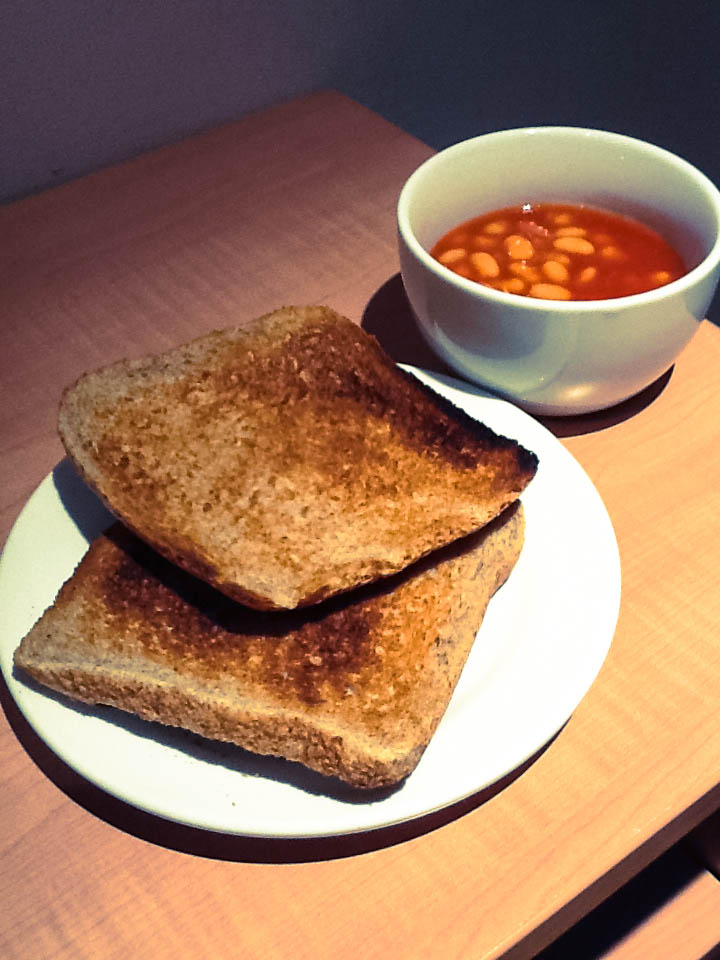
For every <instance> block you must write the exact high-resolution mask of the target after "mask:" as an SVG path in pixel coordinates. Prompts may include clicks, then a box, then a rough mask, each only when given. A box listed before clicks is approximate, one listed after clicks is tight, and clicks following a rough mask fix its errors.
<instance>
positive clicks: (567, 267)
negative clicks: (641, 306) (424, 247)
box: [430, 203, 687, 300]
mask: <svg viewBox="0 0 720 960" xmlns="http://www.w3.org/2000/svg"><path fill="white" fill-rule="evenodd" d="M430 253H431V254H432V256H433V257H435V259H436V260H438V261H439V262H440V263H442V264H444V265H445V266H446V267H448V269H450V270H453V271H454V272H455V273H457V274H459V275H460V276H463V277H466V278H467V279H469V280H474V281H476V282H477V283H482V284H484V285H485V286H489V287H493V288H495V289H496V290H503V291H505V292H506V293H513V294H517V295H519V296H528V297H536V298H538V299H547V300H606V299H614V298H615V297H625V296H628V295H630V294H633V293H643V292H644V291H646V290H653V289H654V288H656V287H661V286H664V285H665V284H666V283H671V282H672V281H673V280H677V279H678V277H681V276H683V275H684V274H685V273H687V268H686V267H685V264H684V263H683V261H682V258H681V257H680V256H679V254H678V253H677V252H676V251H675V250H673V248H672V247H671V246H670V245H669V244H668V243H667V241H666V240H664V239H663V238H662V237H661V236H660V234H659V233H656V231H655V230H652V229H651V228H650V227H648V226H646V225H645V224H643V223H640V221H638V220H634V219H631V218H630V217H625V216H621V215H620V214H617V213H612V212H610V211H608V210H600V209H598V208H595V207H587V206H584V205H580V204H578V205H574V204H558V203H542V204H530V203H526V204H523V205H522V206H518V207H507V208H505V209H502V210H493V211H491V212H490V213H485V214H483V215H482V216H479V217H475V218H473V219H472V220H467V221H466V222H465V223H462V224H460V225H459V226H457V227H455V228H454V229H453V230H450V231H449V232H448V233H446V234H445V235H444V236H443V237H442V238H441V239H440V240H438V241H437V243H436V244H435V245H434V246H433V248H432V249H431V251H430Z"/></svg>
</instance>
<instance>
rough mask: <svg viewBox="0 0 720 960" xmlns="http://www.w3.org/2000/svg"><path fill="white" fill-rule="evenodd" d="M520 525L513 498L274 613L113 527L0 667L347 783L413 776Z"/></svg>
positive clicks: (509, 560)
mask: <svg viewBox="0 0 720 960" xmlns="http://www.w3.org/2000/svg"><path fill="white" fill-rule="evenodd" d="M523 531H524V520H523V514H522V507H521V505H520V504H515V505H513V506H511V507H509V508H508V509H507V510H506V511H505V512H504V513H503V514H502V515H501V516H500V517H499V518H497V519H496V520H494V521H493V522H491V523H490V524H489V525H487V526H486V527H485V528H484V529H483V530H481V531H480V532H479V533H475V534H472V535H470V536H469V537H467V538H464V539H463V540H461V541H458V542H456V543H454V544H452V545H451V546H450V547H446V548H444V549H443V550H441V551H439V552H437V553H435V554H433V555H432V557H427V558H424V559H423V560H421V561H419V562H418V563H416V564H414V565H413V566H411V567H409V568H408V569H406V570H404V571H403V572H401V573H399V574H396V575H395V576H393V577H391V578H388V579H387V580H384V581H382V582H380V583H376V584H373V585H369V586H365V587H363V588H360V589H358V590H356V591H353V592H351V593H347V594H345V595H344V596H342V597H336V598H333V599H332V600H329V601H327V602H325V603H324V604H320V605H318V606H316V607H313V608H310V609H307V610H297V611H292V612H280V613H278V612H258V611H254V610H251V609H249V608H247V607H243V606H242V605H240V604H238V603H235V602H234V601H232V600H230V599H229V598H227V597H226V596H224V595H223V594H221V593H219V592H218V591H216V590H214V589H213V588H212V587H210V586H209V585H207V584H206V583H205V582H203V581H200V580H198V579H196V578H195V577H192V576H191V575H189V574H187V573H185V572H184V571H182V570H180V569H179V568H178V567H176V566H174V565H173V564H170V563H169V562H168V561H166V560H165V559H164V558H162V557H160V555H159V554H157V553H155V552H154V551H152V550H151V549H150V548H149V547H148V546H147V545H146V544H144V543H143V542H142V541H140V540H138V539H137V538H135V537H134V536H133V535H132V534H131V533H130V532H129V531H128V530H127V529H126V528H124V527H123V526H122V525H120V524H116V525H115V526H114V527H113V528H111V529H110V530H109V531H108V532H107V533H106V534H105V535H103V536H101V537H100V538H98V539H97V540H96V541H95V542H94V543H93V544H92V545H91V547H90V549H89V551H88V552H87V554H86V555H85V558H84V559H83V560H82V561H81V563H80V565H79V566H78V568H77V570H76V571H75V573H74V575H73V576H72V577H71V578H70V580H68V582H67V583H66V584H65V585H64V586H63V587H62V589H61V590H60V592H59V594H58V596H57V599H56V601H55V603H54V605H53V606H52V607H50V608H49V610H48V611H46V613H45V614H44V615H43V616H42V618H41V619H40V620H39V621H38V623H37V624H36V625H35V627H34V628H33V629H32V630H31V631H30V633H29V634H28V635H27V636H26V637H25V639H24V640H23V641H22V643H21V645H20V646H19V648H18V649H17V651H16V653H15V665H16V667H18V668H20V669H21V670H24V671H26V673H28V674H30V675H31V676H32V677H34V678H35V679H36V680H37V681H39V682H40V683H42V684H45V685H47V686H49V687H51V688H53V689H54V690H57V691H60V692H62V693H64V694H67V695H69V696H70V697H73V698H75V699H77V700H81V701H85V702H88V703H93V704H96V703H97V704H109V705H112V706H114V707H119V708H120V709H122V710H126V711H129V712H131V713H134V714H138V715H140V716H141V717H143V718H145V719H147V720H155V721H160V722H161V723H163V724H167V725H171V726H178V727H182V728H186V729H188V730H191V731H194V732H195V733H198V734H201V735H202V736H204V737H208V738H213V739H216V740H223V741H229V742H232V743H236V744H238V745H240V746H242V747H245V748H246V749H248V750H251V751H254V752H256V753H262V754H270V755H274V756H280V757H285V758H286V759H289V760H294V761H299V762H301V763H302V764H304V765H306V766H307V767H309V768H311V769H313V770H316V771H318V772H320V773H323V774H327V775H332V776H336V777H339V778H341V779H342V780H344V781H346V782H348V783H350V784H352V785H353V786H356V787H360V788H370V787H381V786H387V785H391V784H394V783H397V782H398V781H400V780H401V779H403V778H404V777H406V776H407V775H408V774H409V773H410V772H411V771H412V770H413V769H414V767H415V766H416V764H417V763H418V761H419V759H420V757H421V755H422V753H423V751H424V750H425V747H426V745H427V743H428V742H429V740H430V738H431V736H432V734H433V732H434V731H435V729H436V727H437V725H438V723H439V721H440V719H441V717H442V716H443V714H444V712H445V710H446V708H447V705H448V702H449V700H450V697H451V695H452V692H453V689H454V687H455V685H456V682H457V680H458V677H459V675H460V672H461V670H462V668H463V665H464V663H465V660H466V658H467V656H468V653H469V651H470V649H471V647H472V644H473V641H474V638H475V635H476V632H477V630H478V628H479V626H480V623H481V621H482V619H483V616H484V614H485V610H486V607H487V605H488V603H489V601H490V598H491V596H492V595H493V593H494V592H495V591H496V589H497V588H498V587H499V586H500V585H501V584H502V583H503V582H504V581H505V579H506V578H507V576H508V575H509V573H510V571H511V570H512V568H513V565H514V564H515V562H516V559H517V557H518V555H519V552H520V549H521V546H522V541H523ZM481 636H482V634H481Z"/></svg>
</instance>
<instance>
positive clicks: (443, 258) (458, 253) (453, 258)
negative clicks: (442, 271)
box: [438, 247, 467, 266]
mask: <svg viewBox="0 0 720 960" xmlns="http://www.w3.org/2000/svg"><path fill="white" fill-rule="evenodd" d="M466 256H467V250H464V249H463V247H453V248H452V249H451V250H446V251H445V252H444V253H441V254H440V256H439V257H438V260H439V261H440V263H444V264H445V266H448V265H449V264H451V263H459V262H460V261H461V260H464V259H465V257H466Z"/></svg>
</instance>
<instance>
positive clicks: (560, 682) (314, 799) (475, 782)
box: [0, 371, 620, 837]
mask: <svg viewBox="0 0 720 960" xmlns="http://www.w3.org/2000/svg"><path fill="white" fill-rule="evenodd" d="M414 372H415V373H416V374H417V375H418V376H420V378H421V379H422V380H423V381H424V382H426V383H428V384H429V385H430V386H432V387H434V388H435V389H436V390H437V391H438V392H439V393H442V394H444V395H445V396H446V397H448V398H449V399H450V400H452V401H453V402H454V403H455V404H456V405H457V406H460V407H463V408H464V409H465V410H467V412H468V413H469V414H471V415H472V416H474V417H477V418H478V419H481V420H483V421H484V422H485V423H487V424H488V425H489V426H490V427H492V428H493V429H494V430H495V431H496V432H498V433H502V434H504V435H506V436H510V437H513V438H515V439H517V440H519V441H520V442H521V443H523V444H524V445H525V446H526V447H528V448H529V449H530V450H533V451H534V452H535V453H537V455H538V457H539V459H540V466H539V469H538V472H537V475H536V476H535V478H534V480H533V481H532V483H531V484H530V486H529V488H528V489H527V490H526V492H525V494H524V495H523V498H522V499H523V502H524V505H525V511H526V522H527V529H526V542H525V546H524V548H523V552H522V554H521V557H520V560H519V561H518V563H517V565H516V567H515V569H514V570H513V572H512V574H511V576H510V579H509V580H508V581H507V583H506V584H505V586H504V587H503V588H502V589H501V590H500V591H499V592H498V593H497V594H496V595H495V597H494V598H493V600H492V602H491V604H490V608H489V610H488V612H487V615H486V617H485V620H484V622H483V624H482V627H481V629H480V631H479V633H478V637H477V640H476V642H475V645H474V647H473V650H472V652H471V654H470V657H469V659H468V661H467V664H466V666H465V669H464V671H463V673H462V676H461V678H460V682H459V683H458V686H457V688H456V690H455V694H454V696H453V698H452V701H451V703H450V706H449V707H448V710H447V713H446V714H445V717H444V718H443V720H442V722H441V724H440V726H439V727H438V730H437V731H436V733H435V736H434V737H433V739H432V741H431V743H430V745H429V747H428V749H427V750H426V752H425V754H424V755H423V757H422V760H421V761H420V764H419V765H418V767H417V768H416V770H415V771H414V772H413V773H412V775H411V776H410V777H408V779H407V780H406V781H405V782H404V784H403V785H402V786H401V787H400V788H398V789H397V790H395V791H394V792H390V793H383V794H373V795H371V796H369V797H367V798H363V797H362V796H360V797H358V795H357V794H355V793H351V792H350V791H349V790H348V791H346V790H344V789H343V788H338V789H337V791H334V790H333V791H332V792H330V793H329V792H328V781H326V780H325V779H324V778H321V777H319V776H316V775H315V774H312V773H311V772H309V771H305V770H304V768H302V767H300V766H298V765H297V764H291V763H287V762H285V761H282V760H276V759H272V758H263V757H255V756H254V755H252V754H250V753H247V752H245V751H243V750H240V749H238V748H236V747H233V746H229V745H224V744H216V743H211V742H209V741H205V740H203V739H202V738H200V737H197V736H195V735H193V734H189V733H185V732H183V731H178V730H173V729H168V728H165V727H162V726H160V725H157V724H150V723H146V722H144V721H141V720H139V719H136V718H133V717H129V716H126V715H125V714H123V713H121V712H120V711H115V710H112V709H110V708H97V709H92V708H85V707H83V706H82V705H73V704H71V703H70V702H69V701H67V700H64V699H62V698H60V697H57V696H55V695H52V694H46V693H44V692H42V691H41V690H40V689H39V688H37V687H34V686H31V685H29V684H27V683H25V682H24V681H23V680H22V679H20V678H19V677H17V676H15V675H14V674H13V670H12V655H13V652H14V650H15V648H16V647H17V645H18V643H19V642H20V640H21V638H22V637H23V636H24V635H25V633H27V631H28V630H29V629H30V628H31V626H32V625H33V623H34V622H35V621H36V620H37V618H38V617H39V616H40V615H41V613H42V612H43V610H44V609H45V608H46V607H47V606H49V604H50V603H52V601H53V599H54V597H55V594H56V592H57V590H58V589H59V587H60V585H61V584H62V583H63V582H64V581H65V580H66V579H67V578H68V577H69V576H70V574H71V573H72V571H73V569H74V567H75V566H76V564H77V563H78V562H79V560H80V559H81V557H82V555H83V554H84V552H85V550H86V549H87V544H88V541H89V539H91V538H92V537H94V536H95V535H96V534H97V533H99V532H100V531H101V530H102V529H104V528H105V527H106V526H107V525H108V524H109V522H110V519H111V518H110V516H109V514H107V512H106V511H105V510H104V508H103V507H102V506H101V505H100V503H99V501H97V499H96V498H95V497H94V496H93V495H92V494H91V493H90V491H89V490H88V489H87V488H86V487H85V486H84V485H83V484H82V483H81V482H80V481H79V480H78V479H77V477H76V476H75V474H74V473H73V472H72V470H71V469H70V468H69V466H68V464H67V463H66V462H63V463H61V464H60V465H59V466H58V467H57V468H56V469H55V471H54V472H53V474H52V475H49V476H48V477H46V478H45V480H44V481H43V482H42V483H41V484H40V486H39V487H38V489H37V490H36V491H35V493H34V494H33V495H32V497H31V498H30V500H29V501H28V503H27V505H26V506H25V508H24V510H23V511H22V513H21V515H20V517H19V518H18V520H17V523H16V524H15V526H14V528H13V530H12V532H11V534H10V537H9V538H8V541H7V544H6V546H5V550H4V553H3V556H2V558H1V559H0V656H1V658H2V660H1V662H2V669H3V673H4V675H5V679H6V682H7V684H8V687H9V689H10V692H11V694H12V696H13V697H14V699H15V701H16V702H17V704H18V706H19V708H20V710H21V711H22V713H23V714H24V715H25V717H26V718H27V720H28V722H29V723H30V724H31V725H32V727H33V728H34V729H35V730H36V732H37V733H38V734H39V736H40V737H41V738H42V739H43V740H44V741H45V743H46V744H47V745H48V746H49V747H50V748H51V749H52V750H54V751H55V753H56V754H58V756H60V757H61V758H62V759H63V760H64V761H65V762H66V763H67V764H69V765H70V766H71V767H72V768H74V769H75V770H76V771H77V772H78V773H80V774H81V775H82V776H84V777H86V778H87V779H88V780H90V781H91V782H93V783H95V784H97V785H98V786H99V787H101V788H103V789H104V790H106V791H107V792H109V793H110V794H113V795H114V796H116V797H119V798H120V799H122V800H124V801H126V802H128V803H130V804H133V805H134V806H136V807H139V808H140V809H142V810H146V811H149V812H151V813H154V814H157V815H159V816H162V817H165V818H167V819H170V820H174V821H177V822H180V823H185V824H190V825H193V826H197V827H201V828H205V829H209V830H217V831H222V832H225V833H230V834H240V835H248V836H265V837H308V836H331V835H338V834H346V833H352V832H356V831H364V830H372V829H376V828H379V827H383V826H388V825H391V824H396V823H400V822H402V821H406V820H410V819H413V818H416V817H419V816H422V815H424V814H427V813H430V812H432V811H435V810H438V809H441V808H443V807H446V806H448V805H450V804H452V803H454V802H456V801H459V800H462V799H464V798H465V797H468V796H470V795H472V794H473V793H476V792H477V791H479V790H481V789H482V788H484V787H486V786H489V785H490V784H492V783H494V782H495V781H497V780H499V779H500V778H501V777H503V776H504V775H505V774H507V773H510V772H511V771H513V770H514V769H515V768H516V767H518V766H520V765H521V764H522V763H523V762H524V761H525V760H527V759H528V758H529V757H531V756H532V755H533V754H534V753H536V752H537V751H538V750H539V749H540V748H542V747H543V746H544V745H545V744H546V743H547V742H548V741H549V740H550V739H551V738H552V737H553V736H554V735H555V734H556V733H557V732H558V730H560V728H561V727H562V726H563V724H564V723H565V722H566V721H567V720H568V718H569V717H570V716H571V714H572V712H573V710H574V709H575V708H576V707H577V705H578V703H579V702H580V700H581V699H582V697H583V696H584V695H585V693H586V692H587V690H588V688H589V687H590V685H591V684H592V682H593V680H594V679H595V677H596V675H597V673H598V671H599V669H600V667H601V665H602V663H603V661H604V659H605V656H606V654H607V651H608V649H609V646H610V643H611V640H612V636H613V632H614V630H615V624H616V621H617V615H618V609H619V603H620V562H619V557H618V550H617V544H616V541H615V535H614V532H613V529H612V525H611V522H610V519H609V517H608V514H607V511H606V510H605V507H604V505H603V503H602V501H601V499H600V496H599V495H598V493H597V491H596V490H595V488H594V486H593V485H592V483H591V482H590V480H589V479H588V477H587V475H586V474H585V473H584V471H583V470H582V468H581V467H580V466H579V464H578V463H577V462H576V461H575V460H574V459H573V457H572V456H571V455H570V454H569V453H568V452H567V450H566V449H565V448H564V447H563V446H562V445H561V444H560V443H559V442H558V440H557V439H556V438H555V437H554V436H553V435H552V434H551V433H550V432H549V431H547V430H546V429H545V428H544V427H542V426H541V425H540V424H539V423H538V422H537V421H535V420H533V419H532V418H531V417H529V416H528V415H527V414H525V413H523V412H522V411H521V410H519V409H518V408H517V407H514V406H512V405H511V404H509V403H507V402H505V401H503V400H499V399H496V398H492V397H488V396H487V395H485V394H483V393H482V392H481V391H480V390H477V389H475V388H473V387H470V386H468V385H466V384H462V383H460V382H459V381H456V380H452V379H450V378H442V377H437V376H434V375H429V374H425V373H421V372H419V371H414Z"/></svg>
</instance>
